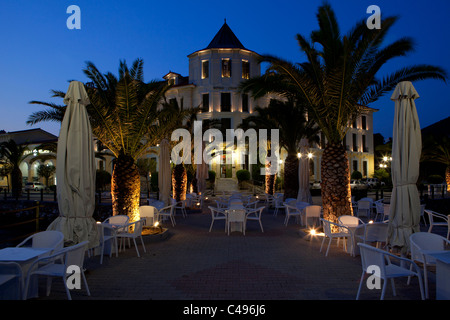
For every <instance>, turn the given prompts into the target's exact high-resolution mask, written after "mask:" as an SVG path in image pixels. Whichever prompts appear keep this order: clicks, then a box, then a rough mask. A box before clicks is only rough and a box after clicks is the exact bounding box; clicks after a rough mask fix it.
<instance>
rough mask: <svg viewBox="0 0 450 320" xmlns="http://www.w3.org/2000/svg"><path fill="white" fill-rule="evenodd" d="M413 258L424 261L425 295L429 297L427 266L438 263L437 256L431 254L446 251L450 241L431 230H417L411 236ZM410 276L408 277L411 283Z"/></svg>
mask: <svg viewBox="0 0 450 320" xmlns="http://www.w3.org/2000/svg"><path fill="white" fill-rule="evenodd" d="M409 242H410V250H411V260H413V261H417V262H420V263H422V265H423V278H424V282H425V296H426V298H427V299H428V298H429V292H428V276H427V267H428V266H435V265H436V258H434V257H433V256H431V255H429V253H433V252H436V251H444V250H445V246H446V245H449V244H450V241H449V240H447V239H446V238H444V237H442V236H440V235H438V234H434V233H429V232H417V233H413V234H412V235H411V236H410V237H409ZM409 281H410V278H409V279H408V284H409Z"/></svg>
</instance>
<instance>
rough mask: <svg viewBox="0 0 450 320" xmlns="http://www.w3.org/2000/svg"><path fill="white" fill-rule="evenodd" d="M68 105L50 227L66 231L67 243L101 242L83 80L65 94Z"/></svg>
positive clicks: (93, 164) (94, 166) (86, 98)
mask: <svg viewBox="0 0 450 320" xmlns="http://www.w3.org/2000/svg"><path fill="white" fill-rule="evenodd" d="M64 103H65V104H66V105H67V108H66V111H65V114H64V118H63V121H62V123H61V131H60V133H59V138H58V149H57V154H56V179H57V185H56V190H57V198H58V208H59V217H58V218H56V219H55V220H54V221H53V222H52V223H51V224H50V226H49V227H48V229H49V230H58V231H61V232H62V233H63V234H64V240H65V242H66V243H70V244H77V243H80V242H83V241H86V240H87V241H89V248H93V247H95V246H97V245H98V232H97V226H96V222H95V220H94V219H93V218H92V214H93V213H94V209H95V173H96V165H95V156H94V141H93V136H92V129H91V125H90V122H89V118H88V115H87V112H86V107H85V106H86V105H88V104H89V97H88V95H87V93H86V90H85V88H84V86H83V84H82V83H81V82H78V81H72V82H71V83H70V85H69V89H68V91H67V92H66V96H65V97H64Z"/></svg>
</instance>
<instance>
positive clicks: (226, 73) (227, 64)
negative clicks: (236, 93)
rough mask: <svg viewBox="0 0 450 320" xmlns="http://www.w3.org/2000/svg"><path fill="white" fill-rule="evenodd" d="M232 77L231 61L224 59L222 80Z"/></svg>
mask: <svg viewBox="0 0 450 320" xmlns="http://www.w3.org/2000/svg"><path fill="white" fill-rule="evenodd" d="M230 77H231V59H222V78H230Z"/></svg>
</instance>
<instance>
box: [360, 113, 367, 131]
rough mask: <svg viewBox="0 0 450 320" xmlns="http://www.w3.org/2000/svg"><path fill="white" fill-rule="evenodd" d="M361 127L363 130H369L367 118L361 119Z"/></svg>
mask: <svg viewBox="0 0 450 320" xmlns="http://www.w3.org/2000/svg"><path fill="white" fill-rule="evenodd" d="M361 127H362V129H363V130H367V119H366V116H362V117H361Z"/></svg>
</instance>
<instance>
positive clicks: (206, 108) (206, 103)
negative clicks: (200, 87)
mask: <svg viewBox="0 0 450 320" xmlns="http://www.w3.org/2000/svg"><path fill="white" fill-rule="evenodd" d="M202 98H203V112H209V93H204V94H203V95H202Z"/></svg>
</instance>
